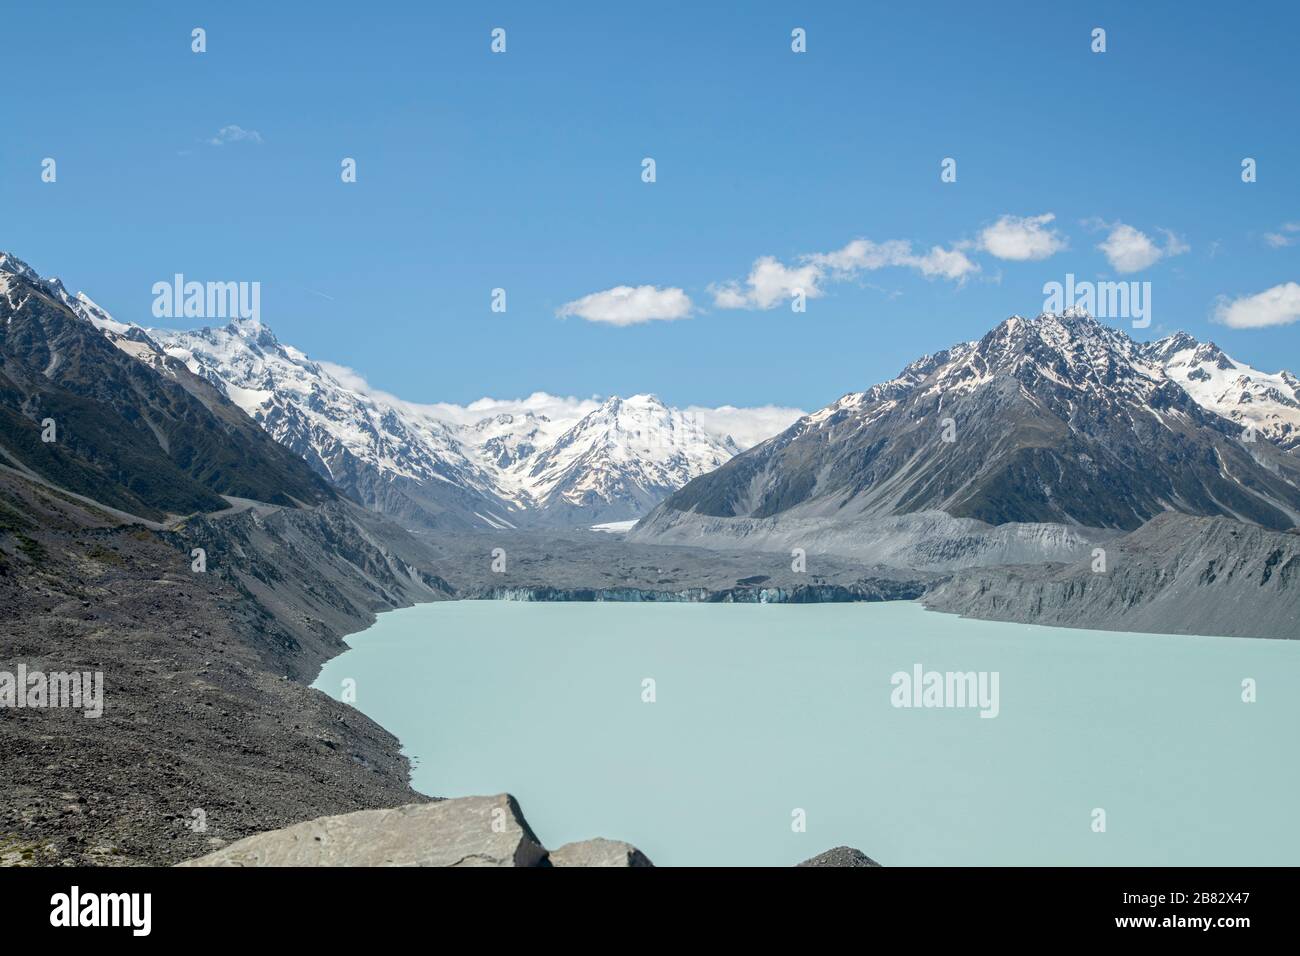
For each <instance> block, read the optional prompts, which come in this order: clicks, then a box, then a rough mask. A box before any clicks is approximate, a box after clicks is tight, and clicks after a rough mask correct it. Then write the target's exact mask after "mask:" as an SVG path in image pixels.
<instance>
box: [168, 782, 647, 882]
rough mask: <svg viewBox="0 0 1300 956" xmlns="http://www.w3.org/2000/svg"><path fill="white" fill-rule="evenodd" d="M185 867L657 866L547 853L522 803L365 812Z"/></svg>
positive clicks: (596, 847)
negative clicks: (525, 813)
mask: <svg viewBox="0 0 1300 956" xmlns="http://www.w3.org/2000/svg"><path fill="white" fill-rule="evenodd" d="M180 865H181V866H457V867H459V866H543V867H544V866H652V865H653V864H651V862H650V861H649V860H648V859H647V858H646V856H645V854H643V853H642V852H641V851H640V850H638V849H637V848H636V847H634V846H630V845H629V844H626V843H618V842H616V841H613V840H601V839H597V840H586V841H583V842H581V843H569V844H566V845H565V846H562V847H560V849H558V850H556V851H555V852H554V853H549V854H548V852H547V850H546V848H545V847H543V846H542V844H541V842H540V841H539V840H538V839H537V836H536V835H535V834H534V833H533V831H532V828H531V827H529V825H528V822H527V821H526V820H525V819H524V815H523V811H521V810H520V809H519V804H518V803H517V802H516V801H515V798H514V797H512V796H510V795H509V794H506V793H503V794H498V795H496V796H493V797H459V798H457V799H454V800H440V801H437V802H435V803H421V804H413V805H410V806H405V807H397V808H395V809H392V810H361V811H358V812H356V813H345V814H341V815H339V816H334V817H322V818H320V819H318V820H309V821H307V822H306V823H299V824H297V825H296V826H291V827H286V828H285V829H283V830H272V831H271V832H269V833H259V834H257V835H256V836H251V837H248V838H246V839H244V840H240V841H239V842H237V843H232V844H231V845H230V846H228V847H225V848H224V849H221V850H218V851H217V852H215V853H210V854H208V855H207V856H204V857H200V858H199V859H197V860H189V861H186V862H185V863H182V864H180Z"/></svg>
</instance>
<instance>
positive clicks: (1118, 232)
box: [1097, 222, 1191, 272]
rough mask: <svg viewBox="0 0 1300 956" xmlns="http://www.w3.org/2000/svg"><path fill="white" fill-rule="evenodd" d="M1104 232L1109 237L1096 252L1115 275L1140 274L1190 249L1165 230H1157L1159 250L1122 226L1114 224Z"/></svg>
mask: <svg viewBox="0 0 1300 956" xmlns="http://www.w3.org/2000/svg"><path fill="white" fill-rule="evenodd" d="M1106 228H1109V229H1110V234H1109V235H1108V236H1107V237H1106V240H1105V241H1104V242H1102V243H1099V244H1098V245H1097V248H1098V249H1100V250H1101V251H1102V254H1103V255H1105V257H1106V261H1107V262H1109V263H1110V266H1111V268H1112V269H1114V270H1115V271H1116V272H1141V271H1142V270H1143V269H1149V268H1150V267H1151V266H1153V265H1155V264H1156V263H1157V262H1159V261H1160V260H1161V259H1168V258H1169V257H1170V256H1178V255H1182V254H1183V253H1184V252H1187V250H1188V249H1189V248H1191V247H1190V246H1188V245H1187V243H1185V242H1183V240H1182V239H1180V238H1178V236H1176V235H1174V233H1172V232H1170V231H1169V230H1168V229H1162V230H1160V231H1161V232H1163V233H1164V234H1165V244H1164V246H1163V248H1162V247H1161V246H1160V245H1159V244H1158V243H1157V242H1155V241H1154V240H1153V239H1152V238H1151V237H1150V236H1148V235H1147V234H1146V233H1145V232H1142V231H1141V230H1139V229H1135V228H1133V227H1132V226H1130V225H1128V224H1126V223H1122V222H1117V223H1114V224H1112V225H1110V226H1108V227H1106Z"/></svg>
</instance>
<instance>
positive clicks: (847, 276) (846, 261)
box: [710, 239, 979, 309]
mask: <svg viewBox="0 0 1300 956" xmlns="http://www.w3.org/2000/svg"><path fill="white" fill-rule="evenodd" d="M800 262H801V263H802V265H798V266H787V265H785V264H784V263H782V262H781V261H780V260H778V259H777V258H776V257H774V256H763V257H762V258H760V259H757V260H756V261H755V262H754V266H753V268H752V269H751V270H750V273H749V277H748V278H747V279H746V280H745V282H744V284H743V285H742V284H741V283H738V282H727V283H724V284H722V285H715V286H710V291H711V292H712V293H713V304H714V305H716V306H717V307H718V308H720V309H770V308H772V306H774V305H777V304H778V303H780V302H783V301H786V300H787V299H789V298H790V297H791V296H792V295H793V294H794V292H795V291H796V290H802V291H803V293H804V295H805V296H807V297H808V298H810V299H816V298H819V297H821V296H822V295H824V294H825V288H824V285H825V284H826V283H828V282H845V281H849V280H852V279H854V278H856V277H857V276H858V275H859V274H861V273H862V272H874V271H876V270H877V269H883V268H885V267H887V266H893V267H900V268H907V269H915V270H916V271H917V272H919V273H921V275H923V276H925V277H926V278H927V279H936V278H941V279H948V280H951V281H954V282H963V281H965V279H966V278H967V276H969V275H971V274H972V273H975V272H978V271H979V266H977V265H976V264H975V263H973V262H971V260H970V259H969V258H967V256H966V254H965V253H963V252H961V251H959V250H958V249H955V248H954V249H944V248H942V247H941V246H933V247H931V249H930V251H929V252H927V253H924V254H922V255H918V254H916V253H914V252H913V251H912V244H911V243H910V242H908V241H906V240H904V239H891V240H889V241H887V242H881V243H877V242H872V241H871V240H870V239H854V240H853V241H852V242H850V243H849V244H848V245H846V246H844V247H843V248H842V249H836V250H835V251H833V252H814V253H811V254H809V255H805V256H800Z"/></svg>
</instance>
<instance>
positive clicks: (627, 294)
mask: <svg viewBox="0 0 1300 956" xmlns="http://www.w3.org/2000/svg"><path fill="white" fill-rule="evenodd" d="M692 309H693V306H692V305H691V299H690V296H688V295H687V294H686V293H685V292H683V291H682V290H681V289H677V288H665V289H660V288H659V287H657V286H653V285H639V286H630V285H620V286H615V287H614V288H612V289H606V290H605V291H604V292H593V293H591V294H590V295H584V296H583V297H582V298H581V299H574V300H573V301H572V302H566V303H565V304H564V305H562V306H560V308H559V309H557V310H556V313H555V314H556V315H558V316H560V317H561V318H563V317H566V316H570V315H576V316H577V317H578V318H580V319H586V320H587V321H588V322H604V323H606V324H608V325H637V324H639V323H641V322H656V321H660V322H672V321H674V320H676V319H685V318H689V317H690V314H691V310H692Z"/></svg>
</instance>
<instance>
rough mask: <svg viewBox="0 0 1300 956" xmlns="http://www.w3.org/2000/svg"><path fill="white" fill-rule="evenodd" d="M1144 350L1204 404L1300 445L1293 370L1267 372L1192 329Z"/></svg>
mask: <svg viewBox="0 0 1300 956" xmlns="http://www.w3.org/2000/svg"><path fill="white" fill-rule="evenodd" d="M1142 351H1143V354H1144V355H1145V356H1147V357H1148V358H1149V359H1150V360H1151V361H1152V362H1155V363H1158V364H1159V365H1160V367H1161V368H1162V369H1163V370H1164V372H1165V374H1167V375H1168V376H1169V377H1170V378H1171V379H1173V380H1174V381H1176V382H1177V383H1178V384H1179V385H1181V386H1182V387H1183V388H1184V389H1185V390H1186V391H1187V392H1188V394H1190V395H1191V396H1192V398H1194V399H1195V400H1196V402H1197V404H1198V405H1200V406H1202V407H1203V408H1207V409H1209V410H1210V411H1212V412H1214V413H1215V414H1216V415H1220V416H1222V417H1223V418H1227V419H1230V420H1231V421H1234V422H1237V423H1238V424H1240V425H1242V426H1243V427H1244V426H1247V425H1249V426H1253V428H1254V430H1255V432H1256V433H1257V434H1258V435H1260V436H1261V437H1263V438H1266V439H1268V440H1269V441H1271V442H1273V443H1274V444H1276V445H1279V446H1281V447H1282V448H1286V449H1289V450H1293V449H1295V448H1297V447H1300V379H1297V378H1296V376H1294V375H1293V374H1291V373H1290V372H1288V371H1285V370H1284V371H1281V372H1276V373H1270V372H1261V371H1259V370H1258V369H1254V368H1251V367H1250V366H1249V365H1246V364H1244V363H1242V362H1238V361H1236V360H1235V359H1233V358H1232V357H1231V356H1229V355H1228V354H1227V353H1226V352H1224V351H1223V350H1222V349H1221V348H1219V347H1218V346H1217V345H1215V344H1214V343H1213V342H1199V341H1197V340H1196V339H1195V338H1193V337H1192V336H1190V335H1188V334H1187V333H1186V332H1179V333H1177V334H1175V335H1171V336H1168V337H1166V338H1163V339H1159V340H1157V341H1155V342H1151V343H1149V344H1147V345H1146V346H1144V347H1143V350H1142Z"/></svg>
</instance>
